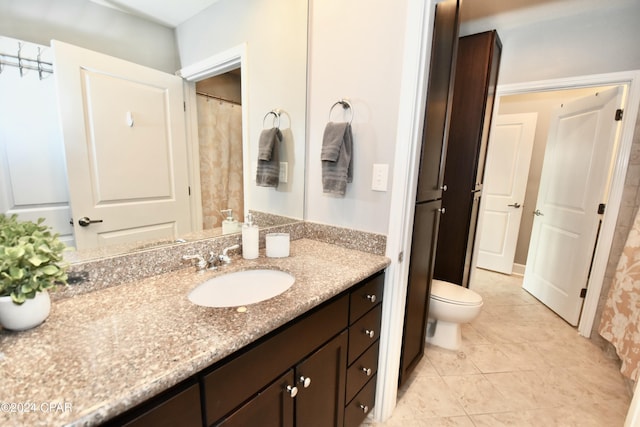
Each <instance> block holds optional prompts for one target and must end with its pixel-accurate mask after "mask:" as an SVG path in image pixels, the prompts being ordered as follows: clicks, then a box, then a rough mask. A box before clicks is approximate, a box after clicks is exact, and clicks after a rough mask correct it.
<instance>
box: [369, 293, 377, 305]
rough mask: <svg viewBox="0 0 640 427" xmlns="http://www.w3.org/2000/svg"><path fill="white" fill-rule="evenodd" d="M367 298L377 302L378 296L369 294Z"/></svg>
mask: <svg viewBox="0 0 640 427" xmlns="http://www.w3.org/2000/svg"><path fill="white" fill-rule="evenodd" d="M367 299H368V300H369V301H370V302H371V303H374V302H376V300H377V298H376V296H375V295H374V294H367Z"/></svg>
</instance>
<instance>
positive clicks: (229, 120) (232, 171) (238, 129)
mask: <svg viewBox="0 0 640 427" xmlns="http://www.w3.org/2000/svg"><path fill="white" fill-rule="evenodd" d="M197 107H198V139H199V147H200V183H201V187H202V222H203V224H202V225H203V228H204V229H205V230H207V229H212V228H216V227H220V226H221V222H222V216H221V213H220V210H222V209H233V215H234V217H235V219H237V220H238V221H242V220H243V218H242V215H243V213H244V193H243V177H242V108H241V107H240V106H239V105H236V104H233V103H231V102H226V101H221V100H217V99H213V98H210V97H207V96H204V95H197Z"/></svg>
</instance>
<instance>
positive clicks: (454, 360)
mask: <svg viewBox="0 0 640 427" xmlns="http://www.w3.org/2000/svg"><path fill="white" fill-rule="evenodd" d="M425 356H426V357H427V358H428V359H429V361H430V362H431V364H432V365H433V367H434V368H435V369H436V371H437V372H438V374H439V375H469V374H479V373H480V371H479V370H478V368H476V366H475V365H474V364H473V362H472V361H471V360H470V359H469V358H468V357H467V354H466V353H465V352H464V351H451V350H446V349H443V348H439V347H435V346H432V345H427V347H426V348H425Z"/></svg>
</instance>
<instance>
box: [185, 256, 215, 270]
mask: <svg viewBox="0 0 640 427" xmlns="http://www.w3.org/2000/svg"><path fill="white" fill-rule="evenodd" d="M192 259H195V260H198V262H197V263H196V269H197V270H198V271H202V270H204V269H206V268H207V265H208V264H209V263H208V262H207V261H206V260H205V259H204V257H203V256H202V255H199V254H194V255H183V256H182V260H183V261H191V260H192Z"/></svg>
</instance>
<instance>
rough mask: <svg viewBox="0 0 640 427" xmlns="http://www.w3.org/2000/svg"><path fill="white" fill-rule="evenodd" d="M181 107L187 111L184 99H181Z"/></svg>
mask: <svg viewBox="0 0 640 427" xmlns="http://www.w3.org/2000/svg"><path fill="white" fill-rule="evenodd" d="M182 108H183V109H184V111H187V103H186V102H185V101H182Z"/></svg>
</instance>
